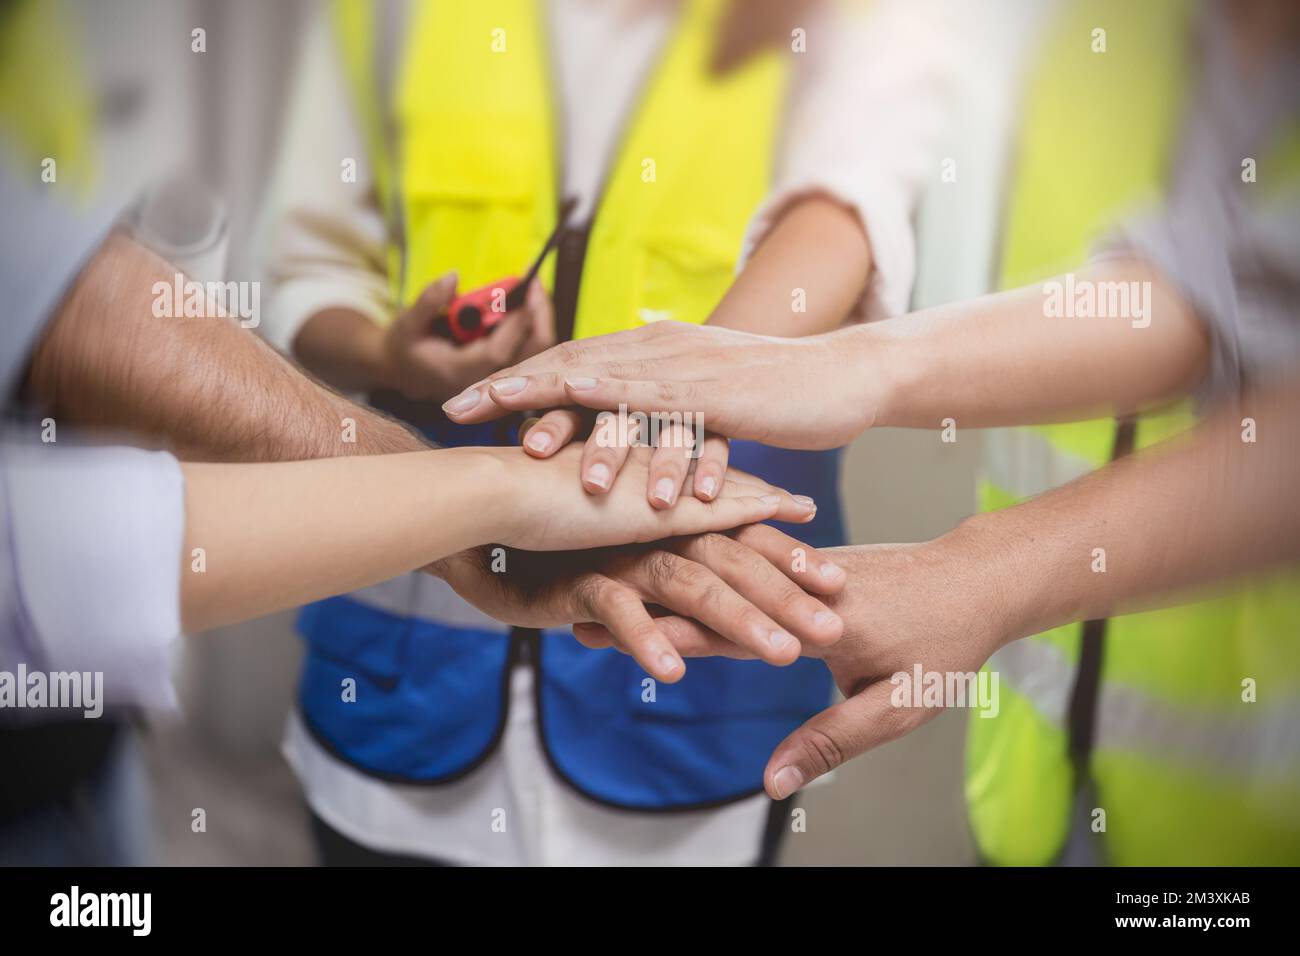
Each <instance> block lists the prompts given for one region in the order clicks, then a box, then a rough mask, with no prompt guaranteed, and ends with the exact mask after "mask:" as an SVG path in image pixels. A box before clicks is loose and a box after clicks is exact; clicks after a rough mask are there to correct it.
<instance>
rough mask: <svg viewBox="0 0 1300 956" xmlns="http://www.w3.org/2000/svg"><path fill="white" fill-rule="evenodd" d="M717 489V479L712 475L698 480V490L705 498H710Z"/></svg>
mask: <svg viewBox="0 0 1300 956" xmlns="http://www.w3.org/2000/svg"><path fill="white" fill-rule="evenodd" d="M717 490H718V479H716V478H714V477H713V476H712V475H710V476H709V477H708V478H705V479H704V480H703V481H701V482H700V491H701V492H703V493H704V496H705V497H706V498H712V497H713V494H714V492H716V491H717Z"/></svg>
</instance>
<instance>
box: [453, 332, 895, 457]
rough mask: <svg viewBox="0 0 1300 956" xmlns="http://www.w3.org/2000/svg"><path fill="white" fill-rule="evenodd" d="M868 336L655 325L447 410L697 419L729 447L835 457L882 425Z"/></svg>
mask: <svg viewBox="0 0 1300 956" xmlns="http://www.w3.org/2000/svg"><path fill="white" fill-rule="evenodd" d="M861 334H862V333H861V330H860V329H858V328H849V329H844V330H841V331H839V332H832V333H828V334H825V335H815V336H810V337H808V338H802V339H781V338H774V337H772V336H766V335H751V334H749V333H746V332H737V331H734V330H732V329H724V328H716V327H713V326H696V325H690V324H688V323H684V322H655V323H654V324H652V325H647V326H645V327H643V328H640V329H633V330H630V331H627V332H615V333H613V334H612V335H602V336H598V337H596V338H591V339H583V340H582V341H580V342H565V343H563V344H561V345H558V346H556V347H555V348H553V349H550V350H548V351H546V352H543V353H542V354H541V355H538V356H535V357H534V358H531V359H529V360H528V361H525V362H522V363H520V364H518V365H516V366H514V367H512V368H507V369H503V370H502V371H500V372H497V373H496V374H495V375H492V376H490V377H488V378H487V379H485V380H484V381H480V382H477V383H475V384H474V385H473V386H472V387H471V388H468V389H466V390H465V391H464V392H462V393H461V394H459V395H457V396H456V397H455V398H453V399H451V400H450V401H448V402H447V403H445V404H444V405H443V409H444V410H445V411H446V412H447V414H448V415H449V416H450V417H451V418H452V419H453V420H455V421H458V422H481V421H487V420H488V419H492V418H497V417H499V416H501V415H505V414H506V413H507V412H509V411H516V410H521V409H528V408H552V407H556V406H560V405H580V406H584V407H586V408H593V409H604V410H611V411H618V410H619V407H620V406H621V405H623V406H626V407H627V409H629V410H631V411H641V412H682V413H685V412H691V413H693V414H695V415H699V416H702V417H703V422H704V427H706V428H708V429H709V430H710V431H712V432H716V433H718V434H720V435H725V436H727V437H728V438H748V439H753V440H755V441H761V442H765V443H766V444H769V445H777V446H780V447H782V448H807V449H818V448H836V447H838V446H840V445H843V444H845V443H846V442H848V441H849V440H850V439H852V438H853V437H854V436H855V435H857V434H858V433H859V432H861V431H863V430H864V429H866V428H868V427H869V426H871V425H872V424H873V423H874V421H875V409H876V406H877V404H878V402H879V400H880V396H881V395H882V394H883V393H884V382H883V381H882V379H881V378H880V377H878V376H875V375H873V374H869V373H868V372H866V370H865V369H864V368H863V367H862V366H861V363H862V362H863V361H864V360H865V359H867V358H870V355H865V356H864V351H865V350H864V349H862V348H860V347H858V346H859V343H858V337H859V336H861Z"/></svg>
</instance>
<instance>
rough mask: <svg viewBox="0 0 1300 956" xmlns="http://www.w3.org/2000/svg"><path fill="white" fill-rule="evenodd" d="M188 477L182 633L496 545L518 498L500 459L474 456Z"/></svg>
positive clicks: (421, 456)
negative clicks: (475, 548)
mask: <svg viewBox="0 0 1300 956" xmlns="http://www.w3.org/2000/svg"><path fill="white" fill-rule="evenodd" d="M184 474H185V547H184V552H183V555H182V567H181V614H182V621H183V623H184V626H185V629H186V630H187V631H193V630H201V629H205V628H209V627H215V626H219V625H221V624H227V623H232V622H235V621H239V620H244V619H246V618H251V617H256V616H259V615H262V614H267V613H270V612H272V611H275V610H279V609H282V608H286V607H294V606H297V605H299V604H304V603H306V602H309V601H313V600H318V599H320V598H323V597H328V596H329V595H332V594H340V593H343V592H346V591H350V590H353V589H355V588H358V587H364V586H366V585H369V584H374V583H375V582H377V581H383V580H387V579H389V578H392V577H395V576H397V575H399V574H402V573H404V572H407V571H410V570H412V569H414V568H418V567H422V566H424V565H427V564H429V563H431V562H433V561H437V560H439V559H441V558H445V557H447V556H448V555H452V554H455V553H456V552H459V551H462V550H464V549H466V548H469V547H473V546H475V545H479V544H483V543H486V542H488V541H492V540H496V539H497V538H498V537H499V536H501V535H502V534H504V533H505V532H506V529H507V526H508V520H507V519H508V518H510V517H511V512H509V508H510V506H511V503H512V501H513V500H514V499H515V498H517V497H518V495H517V489H512V488H510V487H508V486H507V479H506V472H505V470H504V469H503V467H502V465H501V460H500V458H499V457H494V456H492V455H490V454H484V453H482V452H480V451H478V450H476V449H447V450H439V451H424V452H418V453H413V454H399V455H376V456H370V457H365V458H354V459H349V460H346V461H339V460H323V461H302V462H281V463H274V464H252V465H247V464H246V465H223V464H187V465H185V466H184ZM196 549H202V551H201V552H196ZM198 568H202V570H201V571H199V570H198Z"/></svg>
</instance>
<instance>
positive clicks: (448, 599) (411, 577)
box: [348, 573, 510, 634]
mask: <svg viewBox="0 0 1300 956" xmlns="http://www.w3.org/2000/svg"><path fill="white" fill-rule="evenodd" d="M348 597H349V598H351V599H352V600H354V601H356V602H358V603H360V604H364V605H366V606H367V607H372V608H375V609H376V610H379V611H386V612H388V613H389V614H393V615H396V616H398V617H414V618H419V619H421V620H425V621H437V622H439V623H440V624H447V625H450V626H451V627H465V628H474V629H475V630H480V631H490V632H492V633H493V634H508V633H509V632H510V628H509V627H508V626H507V625H505V624H502V623H501V622H500V621H498V620H496V619H495V618H491V617H488V616H487V615H486V614H484V613H483V612H482V611H480V610H479V609H478V608H476V607H474V606H473V605H472V604H470V603H469V602H467V601H464V600H462V599H461V598H460V597H458V596H457V594H456V592H455V591H453V590H452V588H451V585H450V584H448V583H447V582H446V581H444V580H442V579H441V578H435V577H434V576H433V575H431V574H419V573H417V574H408V575H405V576H403V577H400V578H393V579H392V580H391V581H384V582H382V583H380V584H374V585H371V586H370V587H368V588H362V589H361V590H360V591H353V592H352V593H351V594H349V595H348Z"/></svg>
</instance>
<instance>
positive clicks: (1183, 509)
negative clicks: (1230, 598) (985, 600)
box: [937, 388, 1300, 638]
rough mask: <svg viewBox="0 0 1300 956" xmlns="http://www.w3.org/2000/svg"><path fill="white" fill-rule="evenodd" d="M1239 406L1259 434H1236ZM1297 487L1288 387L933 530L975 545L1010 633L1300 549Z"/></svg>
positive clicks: (1206, 580)
mask: <svg viewBox="0 0 1300 956" xmlns="http://www.w3.org/2000/svg"><path fill="white" fill-rule="evenodd" d="M1245 417H1250V418H1253V419H1254V420H1255V423H1256V428H1257V429H1258V435H1259V436H1260V437H1259V440H1258V441H1256V442H1244V441H1242V424H1241V421H1242V419H1243V418H1245ZM1297 487H1300V391H1298V390H1296V389H1294V388H1293V389H1290V390H1279V391H1275V392H1271V393H1268V394H1259V395H1256V396H1253V397H1250V398H1248V399H1247V400H1245V402H1244V403H1243V404H1242V406H1241V407H1240V408H1235V409H1232V410H1230V411H1225V412H1224V413H1223V414H1221V415H1219V416H1218V417H1216V418H1215V419H1211V420H1209V421H1207V422H1206V423H1205V424H1204V425H1202V426H1201V427H1200V428H1198V429H1197V430H1196V431H1195V432H1193V433H1192V434H1191V435H1190V436H1186V437H1183V438H1180V439H1175V440H1172V441H1170V442H1167V443H1165V444H1164V445H1161V446H1157V447H1156V448H1153V449H1151V450H1149V451H1147V452H1141V453H1137V454H1135V455H1132V456H1130V457H1128V458H1126V459H1123V460H1121V461H1119V462H1116V463H1115V464H1113V465H1110V466H1108V467H1106V468H1104V469H1102V470H1100V471H1097V472H1094V473H1093V474H1091V475H1088V476H1086V477H1084V478H1082V479H1080V480H1078V481H1076V482H1072V483H1071V484H1069V485H1066V486H1064V487H1062V488H1059V489H1056V490H1054V491H1051V492H1049V493H1047V494H1044V495H1041V496H1039V497H1037V498H1034V499H1032V500H1030V501H1028V502H1025V503H1023V504H1021V505H1018V506H1015V507H1012V508H1007V509H1003V510H1001V511H995V512H991V513H988V514H985V515H980V516H978V517H976V518H973V519H971V520H970V521H968V522H966V523H965V524H964V525H962V526H961V527H959V528H958V529H956V530H955V531H954V532H952V533H951V534H950V535H947V536H945V538H941V539H939V542H937V544H940V546H941V547H944V548H948V549H950V552H949V553H951V554H953V555H954V556H957V555H961V554H965V555H966V556H967V557H966V559H965V560H971V555H977V556H978V561H979V563H980V566H981V567H982V568H983V569H984V570H983V571H982V572H981V573H982V574H984V575H985V576H986V578H987V582H986V583H987V586H988V588H990V593H994V594H1001V595H1003V605H1004V608H1003V609H1004V610H1005V611H1006V612H1007V613H1008V614H1009V620H1010V621H1012V626H1011V628H1010V631H1012V632H1014V633H1010V634H1009V635H1008V636H1009V638H1014V637H1020V636H1023V635H1025V634H1030V633H1037V632H1040V631H1042V630H1045V629H1047V628H1050V627H1054V626H1057V625H1060V624H1064V623H1067V622H1070V621H1080V620H1089V619H1093V618H1099V617H1105V616H1107V615H1109V614H1112V613H1115V612H1122V611H1124V610H1133V609H1135V608H1139V607H1147V606H1162V605H1164V604H1168V603H1172V602H1175V601H1177V600H1178V599H1179V597H1180V595H1181V596H1184V597H1185V595H1186V593H1187V592H1189V591H1194V590H1195V589H1197V588H1200V587H1203V586H1205V585H1207V584H1210V583H1213V582H1216V581H1221V580H1224V579H1228V578H1233V577H1237V576H1240V575H1245V574H1249V573H1251V572H1257V571H1263V570H1266V569H1269V568H1272V567H1276V566H1278V565H1281V564H1285V563H1289V562H1295V561H1297V560H1300V509H1297V508H1296V506H1295V500H1294V495H1295V489H1296V488H1297ZM1098 549H1101V550H1100V551H1099V550H1098ZM1102 561H1104V564H1102V563H1100V562H1102ZM1103 567H1104V571H1102V570H1099V569H1100V568H1103Z"/></svg>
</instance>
